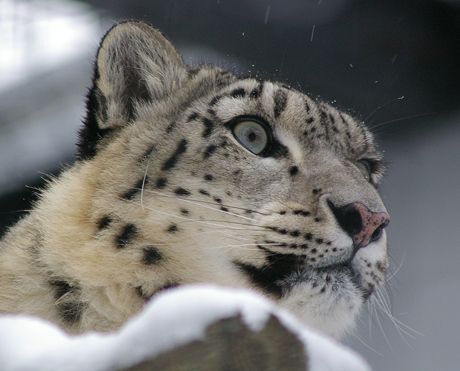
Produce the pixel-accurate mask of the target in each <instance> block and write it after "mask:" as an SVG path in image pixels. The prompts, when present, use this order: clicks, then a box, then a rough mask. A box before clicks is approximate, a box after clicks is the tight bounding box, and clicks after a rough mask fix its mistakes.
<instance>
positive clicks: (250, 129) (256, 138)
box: [233, 120, 269, 155]
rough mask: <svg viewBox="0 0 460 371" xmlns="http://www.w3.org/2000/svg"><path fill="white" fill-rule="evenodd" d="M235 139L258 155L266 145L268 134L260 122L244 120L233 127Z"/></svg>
mask: <svg viewBox="0 0 460 371" xmlns="http://www.w3.org/2000/svg"><path fill="white" fill-rule="evenodd" d="M233 134H234V135H235V137H236V139H238V141H239V142H240V143H241V145H243V147H245V148H246V149H248V150H249V151H251V152H252V153H254V154H256V155H258V154H261V153H262V152H263V151H264V150H265V149H266V148H267V146H268V142H269V136H268V133H267V130H266V129H265V127H264V126H263V125H262V124H259V123H258V122H256V121H251V120H244V121H240V122H238V123H237V124H236V125H235V126H234V127H233Z"/></svg>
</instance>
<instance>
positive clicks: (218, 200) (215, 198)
mask: <svg viewBox="0 0 460 371" xmlns="http://www.w3.org/2000/svg"><path fill="white" fill-rule="evenodd" d="M214 201H216V202H217V203H219V204H221V203H222V200H221V199H220V198H219V197H214Z"/></svg>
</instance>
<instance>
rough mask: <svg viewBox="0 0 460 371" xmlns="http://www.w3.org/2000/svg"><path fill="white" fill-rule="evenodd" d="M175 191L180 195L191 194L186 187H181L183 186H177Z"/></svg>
mask: <svg viewBox="0 0 460 371" xmlns="http://www.w3.org/2000/svg"><path fill="white" fill-rule="evenodd" d="M174 193H175V194H176V195H178V196H189V195H190V194H191V193H190V191H187V190H186V189H184V188H181V187H179V188H176V189H175V190H174Z"/></svg>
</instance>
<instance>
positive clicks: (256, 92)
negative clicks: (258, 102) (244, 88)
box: [249, 84, 263, 99]
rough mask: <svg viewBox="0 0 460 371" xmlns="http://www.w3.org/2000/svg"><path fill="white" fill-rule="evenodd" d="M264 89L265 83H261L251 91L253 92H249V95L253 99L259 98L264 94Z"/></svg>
mask: <svg viewBox="0 0 460 371" xmlns="http://www.w3.org/2000/svg"><path fill="white" fill-rule="evenodd" d="M262 89H263V84H259V86H258V87H257V88H255V89H254V90H253V91H251V94H249V97H250V98H252V99H257V98H259V97H260V95H261V94H262Z"/></svg>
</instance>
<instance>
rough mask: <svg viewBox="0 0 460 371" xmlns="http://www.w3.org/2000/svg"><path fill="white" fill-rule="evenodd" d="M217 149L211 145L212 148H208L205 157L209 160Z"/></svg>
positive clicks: (204, 153)
mask: <svg viewBox="0 0 460 371" xmlns="http://www.w3.org/2000/svg"><path fill="white" fill-rule="evenodd" d="M216 148H217V146H216V145H214V144H211V145H210V146H208V147H206V149H205V150H204V152H203V157H204V158H208V157H209V156H211V155H212V154H213V153H214V151H215V150H216Z"/></svg>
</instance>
